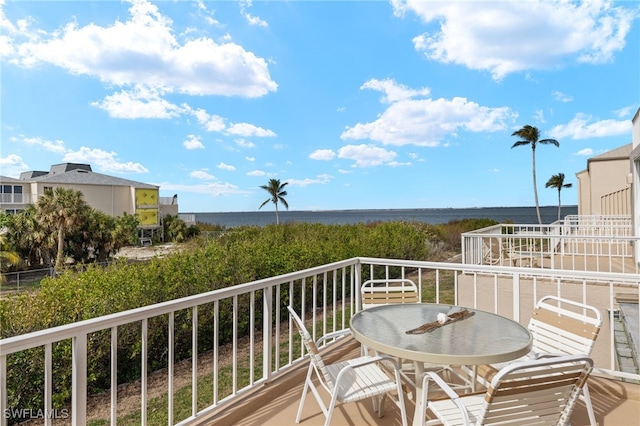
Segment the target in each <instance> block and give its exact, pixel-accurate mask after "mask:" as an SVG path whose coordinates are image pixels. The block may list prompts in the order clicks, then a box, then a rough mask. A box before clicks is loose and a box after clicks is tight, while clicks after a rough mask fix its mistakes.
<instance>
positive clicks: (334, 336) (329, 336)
mask: <svg viewBox="0 0 640 426" xmlns="http://www.w3.org/2000/svg"><path fill="white" fill-rule="evenodd" d="M349 334H351V330H349V329H348V328H345V329H344V330H339V331H332V332H331V333H327V334H325V335H324V336H322V337H320V338H319V339H318V340H316V346H322V344H323V343H324V342H325V341H327V340H331V339H337V338H339V337H343V336H347V335H349Z"/></svg>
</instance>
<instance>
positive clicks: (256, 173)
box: [247, 170, 267, 176]
mask: <svg viewBox="0 0 640 426" xmlns="http://www.w3.org/2000/svg"><path fill="white" fill-rule="evenodd" d="M247 176H267V173H266V172H263V171H262V170H252V171H250V172H248V173H247Z"/></svg>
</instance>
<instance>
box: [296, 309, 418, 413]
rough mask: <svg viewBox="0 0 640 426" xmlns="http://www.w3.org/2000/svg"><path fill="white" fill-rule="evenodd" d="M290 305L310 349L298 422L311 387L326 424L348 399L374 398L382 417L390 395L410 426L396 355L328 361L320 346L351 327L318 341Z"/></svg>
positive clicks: (350, 400) (299, 330)
mask: <svg viewBox="0 0 640 426" xmlns="http://www.w3.org/2000/svg"><path fill="white" fill-rule="evenodd" d="M287 309H288V310H289V314H290V315H291V318H292V319H293V322H294V324H295V325H296V327H297V329H298V332H299V333H300V336H301V337H302V342H303V343H304V345H305V347H306V349H307V351H308V352H309V357H310V364H309V371H308V372H307V378H306V380H305V382H304V389H303V390H302V397H301V399H300V405H299V406H298V414H297V415H296V423H300V417H301V416H302V408H303V406H304V401H305V398H306V396H307V392H308V391H309V389H311V392H312V393H313V395H314V396H315V398H316V401H318V404H319V405H320V408H321V409H322V412H323V414H324V416H325V422H324V424H325V426H326V425H329V423H330V422H331V416H332V415H333V410H334V408H335V406H336V403H337V402H341V403H347V402H355V401H360V400H363V399H367V398H372V399H373V408H374V411H377V413H378V417H382V415H383V408H384V401H385V398H386V397H387V396H389V398H390V399H392V400H393V401H394V402H395V404H396V405H397V406H398V407H399V408H400V415H401V417H402V424H403V426H407V413H406V409H405V404H404V397H403V394H402V387H401V383H400V370H399V368H398V365H397V363H396V361H395V360H394V359H393V358H391V357H388V356H362V357H358V358H355V359H351V360H347V361H341V362H336V363H334V364H329V365H327V364H325V363H324V361H323V360H322V357H321V355H320V352H319V350H318V346H321V345H322V344H323V343H324V342H325V341H326V340H330V339H335V338H336V337H338V336H341V335H347V334H349V331H348V330H344V331H340V332H335V333H328V334H326V335H324V336H323V337H321V338H320V339H318V341H317V342H314V341H313V339H312V338H311V335H310V334H309V332H308V331H307V329H306V327H305V326H304V323H303V322H302V320H301V319H300V317H299V316H298V314H297V313H296V311H295V310H294V309H293V308H292V307H291V306H288V307H287ZM381 361H385V363H386V365H388V366H391V368H392V370H393V373H394V375H395V380H394V379H392V378H391V377H389V375H388V374H387V372H386V371H385V370H383V369H382V368H381V366H380V365H379V364H378V363H379V362H381ZM314 372H315V375H316V376H317V379H318V381H319V382H320V384H321V385H322V388H324V389H325V390H326V391H327V392H328V393H329V395H330V397H331V401H330V403H329V407H328V408H327V406H326V405H325V403H324V402H323V399H322V397H321V395H320V392H319V391H318V389H317V388H316V386H315V385H314V383H313V374H314ZM394 392H395V393H396V397H394V396H393V393H394Z"/></svg>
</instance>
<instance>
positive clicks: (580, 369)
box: [477, 355, 593, 425]
mask: <svg viewBox="0 0 640 426" xmlns="http://www.w3.org/2000/svg"><path fill="white" fill-rule="evenodd" d="M592 370H593V361H592V360H591V358H589V357H588V356H586V355H563V356H557V357H548V358H540V359H537V360H535V361H526V362H514V363H510V364H508V365H507V366H506V367H504V368H503V369H502V370H500V372H499V373H498V374H497V375H496V376H495V377H494V378H493V380H492V381H491V384H490V385H489V387H488V388H487V392H486V394H485V399H484V403H483V409H482V413H481V414H480V417H481V418H480V419H478V420H479V421H478V423H477V424H482V425H490V424H495V423H499V424H501V425H503V424H505V425H509V424H511V425H522V424H533V423H535V424H569V417H570V416H571V413H572V412H573V409H574V408H575V404H576V401H577V400H578V397H579V396H580V392H581V390H582V388H583V387H584V385H585V382H586V380H587V378H588V377H589V374H590V373H591V371H592Z"/></svg>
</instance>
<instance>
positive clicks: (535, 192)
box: [531, 147, 542, 225]
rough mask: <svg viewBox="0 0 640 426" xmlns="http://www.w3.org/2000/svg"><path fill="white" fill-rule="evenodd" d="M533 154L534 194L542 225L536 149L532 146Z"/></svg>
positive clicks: (539, 221) (537, 212)
mask: <svg viewBox="0 0 640 426" xmlns="http://www.w3.org/2000/svg"><path fill="white" fill-rule="evenodd" d="M531 155H532V156H533V196H534V198H535V200H536V214H537V215H538V223H539V224H540V225H542V216H540V203H539V202H538V185H537V183H536V149H535V147H532V148H531Z"/></svg>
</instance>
